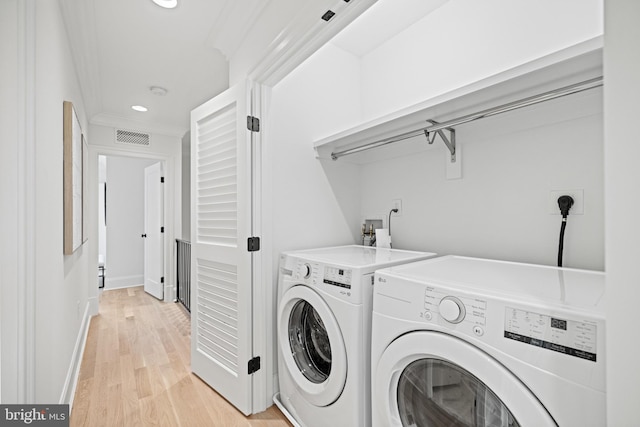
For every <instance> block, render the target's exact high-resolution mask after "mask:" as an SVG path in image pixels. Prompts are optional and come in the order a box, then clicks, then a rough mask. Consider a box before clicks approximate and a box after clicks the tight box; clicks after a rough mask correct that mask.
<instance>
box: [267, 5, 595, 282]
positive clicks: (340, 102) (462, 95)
mask: <svg viewBox="0 0 640 427" xmlns="http://www.w3.org/2000/svg"><path fill="white" fill-rule="evenodd" d="M414 3H418V2H414ZM420 3H425V2H420ZM430 3H431V5H430V7H429V6H427V5H425V4H421V5H420V6H415V5H414V6H415V7H419V8H421V10H422V12H423V13H426V16H424V17H423V18H421V19H415V18H414V19H410V18H407V17H405V18H404V19H406V20H407V21H404V24H405V25H406V27H403V28H396V31H397V33H394V34H391V35H390V38H389V39H387V40H379V39H378V40H370V39H371V38H375V37H379V35H378V34H377V33H378V32H382V33H384V32H385V31H386V29H385V26H390V25H393V22H402V21H401V18H398V17H396V16H393V8H392V7H389V8H388V9H387V12H388V17H387V19H384V18H385V16H384V14H383V15H382V16H378V17H377V18H378V19H379V21H377V27H376V28H374V29H372V28H367V27H366V25H370V24H368V23H367V22H366V19H367V16H366V13H365V15H364V16H362V17H361V18H360V20H361V21H362V24H361V23H360V22H359V20H356V21H355V22H354V23H352V24H351V25H350V26H349V27H347V29H346V30H345V31H344V32H343V34H339V35H338V36H337V37H336V38H334V40H332V41H331V42H329V43H327V44H326V45H325V46H323V47H322V48H321V49H319V50H318V51H317V52H316V53H315V54H314V55H313V56H312V57H310V58H309V59H308V60H307V61H306V62H305V63H303V64H302V65H301V66H299V67H298V68H297V69H296V70H294V71H293V72H292V73H291V74H290V75H288V76H287V77H286V78H284V79H283V80H282V81H281V82H280V83H278V84H277V85H276V86H275V87H274V88H273V91H272V100H271V103H270V105H269V117H268V119H269V121H268V123H267V125H268V126H269V130H268V132H269V133H268V138H269V141H270V142H269V143H270V147H269V149H270V155H271V164H272V165H282V166H277V167H276V166H272V167H273V172H272V175H273V178H272V189H273V201H274V202H273V206H274V213H273V226H274V229H273V240H274V253H279V252H281V251H282V250H290V249H298V248H305V247H314V246H316V247H319V246H322V245H326V244H337V243H354V242H359V241H361V240H360V231H361V225H362V223H363V222H364V220H365V219H367V218H380V219H384V220H385V221H384V222H385V225H386V222H387V221H388V219H387V218H388V214H389V211H390V209H391V208H392V207H393V205H392V204H393V201H394V200H397V199H400V200H401V201H402V212H401V213H400V215H395V214H394V215H392V216H391V223H392V239H393V244H394V247H398V248H403V249H412V250H429V251H434V252H438V253H457V254H464V255H472V256H483V257H491V258H497V259H505V260H513V261H524V262H533V263H540V264H548V265H549V264H554V263H555V258H556V253H557V243H558V241H557V240H558V230H559V227H560V215H559V211H557V208H556V207H554V206H553V203H551V202H550V194H551V192H552V191H554V190H571V191H576V190H579V191H580V194H582V197H583V202H584V207H583V211H582V212H580V213H578V212H577V211H576V213H577V214H575V215H570V217H569V219H568V227H567V235H566V242H565V263H566V265H567V266H571V267H579V268H588V269H596V270H602V269H603V266H604V230H603V221H604V220H603V157H602V150H603V148H602V147H603V142H602V139H603V131H602V89H601V88H595V89H592V90H588V91H585V92H582V93H579V94H575V95H570V96H566V97H562V98H559V99H556V100H552V101H548V102H544V103H540V104H537V105H533V106H529V107H526V108H522V109H519V110H516V111H512V112H508V113H504V114H501V115H498V116H493V117H489V118H485V119H482V120H478V121H475V122H471V123H467V124H464V125H460V126H457V127H456V129H455V130H456V143H457V152H458V159H457V163H458V165H457V168H458V169H459V170H458V171H457V175H456V176H455V177H453V178H448V174H449V171H448V169H449V168H450V165H448V164H447V163H448V156H449V151H448V149H447V147H446V146H445V144H444V143H442V140H441V139H440V138H439V137H438V138H436V139H435V141H434V142H433V144H432V145H430V144H429V143H428V142H427V138H426V137H425V136H424V135H418V136H416V137H413V138H410V139H407V140H405V141H401V142H396V143H394V144H389V145H385V146H384V147H380V148H374V149H371V150H367V151H363V152H360V153H357V154H353V155H350V156H344V157H340V158H339V159H337V160H332V159H331V153H332V152H336V151H340V149H344V148H351V147H354V146H359V145H362V142H371V141H374V140H375V139H376V138H378V139H382V138H385V137H388V136H395V135H398V134H402V133H403V132H404V131H406V130H405V129H408V128H410V127H411V126H412V125H413V126H414V128H415V123H417V122H419V121H424V124H425V126H424V127H427V126H428V125H429V122H427V120H435V121H437V122H443V121H446V120H449V119H452V118H457V117H460V116H463V115H465V114H471V113H475V112H477V111H481V110H483V109H486V108H490V107H494V106H498V105H501V104H504V103H507V102H511V101H516V100H519V99H522V98H525V97H529V96H532V95H536V94H539V93H542V92H546V91H549V90H552V89H556V88H559V87H563V86H566V85H569V84H573V83H577V82H581V81H584V80H587V79H590V78H593V77H600V76H601V75H602V63H601V61H602V59H601V47H602V39H601V35H602V16H601V6H600V7H599V6H598V4H599V2H593V1H591V2H584V1H573V2H562V4H558V3H557V2H545V3H544V4H540V3H539V2H535V3H518V4H517V5H515V4H507V3H505V2H499V1H492V2H482V4H478V2H472V1H457V0H452V1H448V2H447V1H438V2H430ZM383 6H384V4H376V5H374V6H373V7H372V9H373V8H376V7H380V8H382V7H383ZM598 11H600V12H598ZM576 17H580V18H579V19H577V18H576ZM394 20H395V21H394ZM369 22H370V21H369ZM542 29H544V31H541V30H542ZM423 106H424V107H423ZM405 124H406V127H403V125H405ZM409 130H411V129H409ZM314 145H315V147H316V150H314ZM385 228H386V227H385ZM274 262H275V260H274Z"/></svg>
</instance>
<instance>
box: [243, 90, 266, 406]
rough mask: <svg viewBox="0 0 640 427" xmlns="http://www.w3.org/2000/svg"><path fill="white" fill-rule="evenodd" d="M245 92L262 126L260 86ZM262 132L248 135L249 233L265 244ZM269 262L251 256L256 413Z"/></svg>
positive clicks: (262, 398) (262, 385) (262, 393)
mask: <svg viewBox="0 0 640 427" xmlns="http://www.w3.org/2000/svg"><path fill="white" fill-rule="evenodd" d="M247 84H248V88H247V92H248V94H249V104H248V105H249V106H250V107H249V109H250V114H251V115H252V116H254V117H258V118H259V119H260V122H261V123H263V116H262V111H264V110H263V104H262V86H261V85H260V84H257V83H253V82H250V81H249V82H248V83H247ZM262 133H263V127H262V126H261V130H260V132H251V165H250V168H251V198H252V200H251V211H252V212H251V232H252V235H253V236H259V237H260V241H261V242H262V241H264V236H263V234H262V229H263V227H262V221H261V212H262V200H263V199H262V165H263V164H264V161H263V154H262V150H263V145H262V141H263V138H262ZM265 259H267V260H268V259H269V258H267V257H265V254H264V251H263V250H262V249H261V250H260V251H257V252H254V253H253V254H252V261H251V272H252V278H251V282H252V284H253V291H252V295H251V298H252V300H253V301H252V304H251V308H252V314H253V319H252V344H251V345H252V349H253V351H252V353H253V356H260V357H261V359H262V360H263V361H264V362H263V363H262V366H261V368H260V370H259V371H257V372H255V373H254V374H253V375H252V377H251V380H252V385H251V392H252V412H253V413H258V412H262V411H265V410H266V409H267V408H268V407H269V406H270V405H271V402H270V399H269V395H270V394H271V393H268V392H267V391H268V390H267V387H268V384H267V383H268V380H269V377H270V371H271V369H270V368H271V364H269V363H266V362H267V360H272V359H271V358H270V357H267V354H269V353H267V348H268V344H267V339H268V338H267V336H268V335H269V328H268V327H267V325H268V322H265V321H264V319H266V318H268V317H267V315H268V310H267V307H266V306H265V301H266V300H267V299H268V296H267V295H266V293H265V287H264V283H265V282H264V279H263V276H262V271H263V264H264V260H265Z"/></svg>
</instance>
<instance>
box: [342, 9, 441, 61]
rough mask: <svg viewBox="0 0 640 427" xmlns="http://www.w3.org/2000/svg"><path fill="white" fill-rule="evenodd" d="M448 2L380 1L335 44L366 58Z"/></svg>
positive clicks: (343, 32) (345, 31) (358, 19)
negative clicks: (368, 54)
mask: <svg viewBox="0 0 640 427" xmlns="http://www.w3.org/2000/svg"><path fill="white" fill-rule="evenodd" d="M448 1H449V0H402V2H401V3H400V2H398V1H397V0H378V1H377V2H376V3H375V4H374V5H373V6H371V7H370V8H369V9H367V10H366V11H365V12H364V13H363V14H362V15H360V16H359V17H358V18H356V20H354V21H353V22H352V23H351V24H349V26H348V27H346V28H345V29H344V30H342V31H341V32H340V33H339V34H338V35H337V36H335V37H334V38H333V39H332V40H331V42H332V43H333V44H334V45H336V46H338V47H340V48H342V49H344V50H346V51H347V52H350V53H352V54H354V55H356V56H358V57H362V56H365V55H366V54H367V53H369V52H371V51H373V50H374V49H375V48H377V47H378V46H380V45H382V44H383V43H385V42H386V41H388V40H390V39H391V38H393V37H394V36H396V35H397V34H399V33H401V32H402V31H404V30H406V29H407V28H409V27H410V26H411V25H413V24H415V23H416V22H418V21H419V20H421V19H422V18H424V17H425V16H427V15H428V14H430V13H431V12H433V11H434V10H436V9H437V8H439V7H440V6H442V5H443V4H445V3H446V2H448ZM399 5H401V7H398V6H399Z"/></svg>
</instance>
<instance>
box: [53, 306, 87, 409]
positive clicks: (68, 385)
mask: <svg viewBox="0 0 640 427" xmlns="http://www.w3.org/2000/svg"><path fill="white" fill-rule="evenodd" d="M90 313H91V303H90V302H89V301H87V305H86V306H85V308H84V316H83V317H82V324H81V325H80V330H79V331H78V337H77V338H76V345H75V347H74V348H73V353H72V354H71V363H70V364H69V370H68V371H67V377H66V378H65V381H64V386H63V387H62V393H60V399H59V401H58V403H60V404H63V403H68V404H69V413H71V408H72V407H73V398H74V397H75V394H76V388H77V386H78V378H79V374H80V366H81V365H82V357H83V355H84V350H85V346H86V344H87V335H88V334H89V325H90V323H91V315H90Z"/></svg>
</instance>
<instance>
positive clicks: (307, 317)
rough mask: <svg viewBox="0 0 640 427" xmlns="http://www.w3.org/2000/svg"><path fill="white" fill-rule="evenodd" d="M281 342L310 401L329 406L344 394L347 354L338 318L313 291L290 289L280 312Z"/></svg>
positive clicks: (291, 370) (288, 363) (289, 366)
mask: <svg viewBox="0 0 640 427" xmlns="http://www.w3.org/2000/svg"><path fill="white" fill-rule="evenodd" d="M278 341H279V345H280V351H281V353H282V358H283V360H284V362H285V365H286V366H287V370H288V371H289V374H290V375H291V377H292V378H293V380H294V381H295V383H296V385H297V386H298V389H299V390H300V392H301V393H302V394H303V395H304V397H305V398H306V400H307V401H308V402H310V403H312V404H313V405H316V406H327V405H330V404H332V403H333V402H335V401H336V399H337V398H338V397H339V396H340V394H341V393H342V389H343V388H344V384H345V382H346V379H347V353H346V349H345V345H344V341H343V338H342V334H341V332H340V328H339V326H338V322H337V321H336V318H335V316H334V315H333V313H332V312H331V309H330V308H329V306H328V305H327V303H326V302H325V301H324V300H323V299H322V297H321V296H320V295H318V293H316V292H315V291H313V290H312V289H310V288H308V287H306V286H303V285H300V286H294V287H292V288H291V289H289V290H288V291H287V292H286V293H285V294H284V295H283V298H282V300H281V302H280V308H279V310H278Z"/></svg>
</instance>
